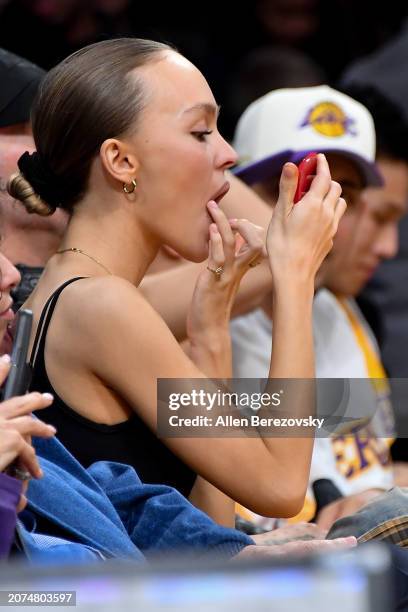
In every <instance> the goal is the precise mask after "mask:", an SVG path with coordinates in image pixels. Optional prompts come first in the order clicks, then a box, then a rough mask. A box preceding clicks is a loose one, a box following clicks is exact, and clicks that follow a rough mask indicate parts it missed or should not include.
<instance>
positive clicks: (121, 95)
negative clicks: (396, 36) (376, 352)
mask: <svg viewBox="0 0 408 612" xmlns="http://www.w3.org/2000/svg"><path fill="white" fill-rule="evenodd" d="M218 110H219V109H218V106H217V104H216V103H215V100H214V97H213V95H212V92H211V90H210V88H209V86H208V84H207V82H206V81H205V79H204V77H203V76H202V74H201V73H200V72H199V71H198V70H197V69H196V68H195V67H194V66H193V65H192V64H191V63H190V62H189V61H188V60H187V59H185V58H184V57H183V56H182V55H180V54H179V53H178V52H176V51H174V50H173V49H171V48H170V47H168V46H166V45H163V44H160V43H155V42H151V41H145V40H138V39H126V38H124V39H117V40H109V41H105V42H101V43H97V44H95V45H91V46H89V47H86V48H84V49H82V50H80V51H78V52H77V53H75V54H73V55H72V56H70V57H69V58H67V59H66V60H64V61H63V62H61V64H59V65H58V66H56V67H55V68H54V69H53V70H51V71H50V73H49V74H48V75H47V76H46V78H45V80H44V81H43V83H42V85H41V87H40V91H39V95H38V98H37V101H36V103H35V105H34V110H33V115H32V120H33V133H34V139H35V144H36V148H37V152H36V153H34V154H32V155H29V154H28V153H27V154H24V155H23V156H22V157H21V158H20V160H19V168H20V174H18V175H15V176H14V177H12V178H11V180H10V182H9V186H8V189H9V192H10V194H11V195H12V196H13V197H15V198H17V199H19V200H21V201H22V202H23V204H24V205H25V206H26V208H27V210H29V211H30V212H32V213H37V214H42V215H48V214H52V213H53V212H54V211H55V209H56V208H57V207H61V208H63V209H64V210H67V211H68V212H69V213H70V215H71V217H70V222H69V224H68V227H67V230H66V233H65V236H64V239H63V242H62V244H61V247H60V249H59V251H58V253H57V254H56V255H55V256H54V257H52V258H51V259H50V261H49V263H48V264H47V266H46V268H45V271H44V274H43V276H42V277H41V279H40V282H39V284H38V285H37V287H36V289H35V291H34V292H33V294H32V295H31V296H30V298H29V300H28V302H27V303H26V306H27V307H29V308H30V309H31V310H32V311H33V313H34V335H35V336H36V338H35V340H34V337H33V338H32V346H33V353H32V357H33V362H34V378H33V383H32V384H33V388H35V389H38V390H40V391H43V392H44V391H47V392H51V393H52V394H53V395H54V397H55V401H54V404H53V406H52V408H50V409H47V410H46V411H45V412H43V413H42V414H43V415H44V418H45V419H46V420H47V422H50V423H52V424H54V425H55V426H56V427H57V429H58V432H59V437H60V439H61V441H62V442H63V443H64V444H65V446H66V447H67V448H68V449H69V450H70V451H71V452H72V453H73V454H74V456H76V457H77V459H78V460H79V461H80V462H81V463H82V464H83V465H85V466H87V465H90V464H91V463H92V462H94V461H96V460H99V459H110V460H113V461H119V462H122V463H127V464H130V465H132V466H133V467H134V468H135V469H136V470H137V472H138V474H139V476H140V478H141V480H142V481H144V482H149V483H164V484H170V485H173V486H175V487H176V488H178V489H179V490H180V491H181V492H183V493H184V494H185V495H187V496H190V499H193V500H194V501H195V502H196V503H197V504H198V505H200V506H201V507H202V508H203V509H205V510H206V511H207V512H209V513H210V514H212V515H213V516H216V515H217V510H216V509H215V508H214V506H213V505H212V501H211V500H212V499H213V497H211V496H212V495H215V492H216V489H215V487H217V488H218V489H221V490H222V491H223V492H224V493H226V494H227V495H229V496H230V497H232V498H233V499H235V500H238V501H240V502H241V503H242V504H244V505H246V506H247V507H250V508H251V509H254V510H255V511H256V512H259V513H262V514H265V515H273V516H281V515H283V516H289V515H293V514H295V513H296V512H297V511H298V509H299V508H300V507H301V505H302V503H303V498H304V494H305V488H306V485H307V480H308V472H309V464H310V456H311V451H312V446H313V439H312V437H309V438H304V437H302V438H297V439H296V438H292V439H289V440H283V439H273V438H262V437H261V436H260V435H259V436H258V437H253V438H248V437H245V436H242V437H240V438H227V437H225V438H211V437H206V438H202V439H201V438H181V437H179V438H177V437H174V438H169V439H166V440H165V444H164V443H162V442H161V441H159V440H158V439H157V437H156V435H155V430H156V426H157V423H156V409H157V396H156V393H157V389H156V386H157V379H158V378H166V379H172V378H177V379H185V380H184V383H185V388H184V389H183V390H185V391H186V390H187V389H189V388H191V389H192V387H193V384H192V383H191V384H190V383H189V382H188V381H189V380H191V379H200V378H201V379H203V383H204V382H205V383H206V384H207V385H211V383H210V382H209V381H206V379H207V377H211V378H228V377H230V376H231V349H230V338H229V329H228V323H229V316H230V311H231V304H232V302H233V299H234V296H235V293H236V291H237V288H238V285H239V281H240V279H241V277H242V276H243V275H244V273H245V272H246V271H248V269H250V268H251V267H252V266H254V265H256V264H257V263H258V262H259V260H260V259H261V258H262V257H263V251H264V240H263V239H262V238H261V237H260V233H259V228H256V227H254V226H253V225H252V224H250V223H249V222H247V221H246V220H243V219H240V220H237V219H230V220H228V219H227V218H226V217H225V215H224V214H223V212H222V210H221V208H220V207H219V205H218V204H219V201H220V200H221V198H222V196H223V195H225V193H226V192H227V190H228V183H227V182H226V180H225V171H226V170H227V169H228V168H230V167H231V166H232V165H233V164H234V163H235V162H236V155H235V152H234V151H233V149H232V148H231V147H230V146H229V145H228V144H227V143H226V142H225V140H224V139H223V138H222V137H221V135H220V134H219V132H218V131H217V124H216V121H217V115H218ZM296 182H297V171H296V168H295V166H293V164H287V165H286V166H285V167H284V170H283V174H282V179H281V190H280V197H279V202H278V204H277V207H276V211H275V213H274V215H273V218H272V221H271V224H270V226H269V229H268V233H267V238H266V249H267V251H268V258H269V263H270V266H271V271H272V276H273V279H274V321H275V325H274V347H275V348H274V353H273V356H272V359H271V368H270V377H271V378H290V377H297V378H313V376H314V367H313V348H312V331H311V307H312V299H313V287H314V277H315V274H316V271H317V269H318V268H319V266H320V264H321V262H322V260H323V259H324V257H325V256H326V255H327V253H328V251H329V250H330V248H331V245H332V238H333V235H334V234H335V232H336V229H337V224H338V221H339V219H340V217H341V216H342V214H343V212H344V209H345V202H344V200H343V199H342V198H340V187H339V185H338V184H337V183H334V182H332V181H331V177H330V173H329V169H328V166H327V162H326V160H325V158H324V156H322V155H321V156H319V160H318V170H317V176H316V178H315V179H314V181H313V183H312V186H311V189H310V191H309V192H308V194H307V195H306V196H305V197H304V198H303V200H302V201H301V202H300V203H299V204H297V205H296V207H293V197H294V193H295V189H296ZM234 234H239V237H238V239H236V237H235V235H234ZM236 240H238V242H236ZM163 244H166V245H168V246H169V247H171V248H173V249H175V250H176V251H177V252H178V253H180V255H182V256H183V257H185V258H186V259H188V260H191V261H195V262H199V261H203V260H205V259H206V258H208V266H207V269H205V270H204V271H203V272H202V273H201V274H200V276H199V278H198V281H197V286H196V290H195V293H194V296H193V302H192V308H191V310H190V314H189V326H188V327H189V342H190V356H191V358H190V357H189V356H187V355H186V354H185V353H184V352H183V350H181V348H180V346H179V345H178V343H177V342H176V340H175V338H174V337H173V336H172V334H171V333H170V331H169V329H168V328H167V327H166V325H165V324H164V322H163V320H162V319H161V318H160V316H159V315H158V314H157V312H156V311H154V310H153V309H152V307H151V306H150V305H149V304H148V303H147V301H146V300H145V299H144V298H143V297H142V295H141V293H140V292H139V290H138V289H137V287H138V285H139V283H140V281H141V279H142V278H143V276H144V274H145V271H146V269H147V268H148V266H149V264H150V263H151V261H152V260H153V258H154V257H155V255H156V253H157V251H158V249H159V248H160V246H161V245H163ZM237 248H238V251H237ZM50 296H51V297H50ZM214 390H215V386H214ZM305 410H306V412H307V411H308V410H309V411H310V406H309V404H308V402H306V401H305ZM238 466H239V470H238V469H237V467H238ZM196 474H199V475H200V476H202V477H203V478H204V479H207V480H208V481H210V483H212V484H211V485H209V486H208V487H207V483H203V481H202V480H201V479H200V478H197V479H196ZM208 491H210V493H209V494H208ZM208 500H210V501H208Z"/></svg>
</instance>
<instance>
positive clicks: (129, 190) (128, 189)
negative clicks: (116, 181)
mask: <svg viewBox="0 0 408 612" xmlns="http://www.w3.org/2000/svg"><path fill="white" fill-rule="evenodd" d="M130 185H131V187H128V186H127V184H126V183H123V191H124V192H125V193H133V192H134V190H135V189H136V187H137V182H136V179H132V181H131V183H130Z"/></svg>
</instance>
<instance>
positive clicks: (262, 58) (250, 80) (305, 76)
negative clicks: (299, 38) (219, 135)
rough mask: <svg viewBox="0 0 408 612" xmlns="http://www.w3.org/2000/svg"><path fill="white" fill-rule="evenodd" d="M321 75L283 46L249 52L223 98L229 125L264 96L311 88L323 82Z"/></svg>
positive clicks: (297, 53)
mask: <svg viewBox="0 0 408 612" xmlns="http://www.w3.org/2000/svg"><path fill="white" fill-rule="evenodd" d="M326 80H327V79H326V77H325V74H324V71H323V70H322V68H320V66H319V65H318V64H316V63H315V62H314V61H313V60H312V59H311V58H310V57H308V56H307V55H306V54H305V53H304V52H302V51H299V50H297V49H292V48H290V47H285V46H283V45H268V46H264V47H259V48H257V49H253V50H252V51H251V52H250V53H249V54H248V55H247V56H246V57H245V58H244V59H243V61H242V62H240V64H239V66H238V69H237V70H236V71H234V74H233V75H232V78H231V81H230V86H229V87H228V91H227V94H226V104H227V112H228V115H229V119H230V121H232V122H233V125H235V124H236V122H237V121H238V119H239V117H240V116H241V115H242V113H243V112H244V110H245V109H246V108H247V107H248V106H249V105H250V104H251V102H253V101H254V100H257V99H258V98H260V97H261V96H263V95H264V94H266V93H268V92H270V91H273V90H274V89H283V88H285V87H313V86H314V85H322V84H323V83H325V82H326Z"/></svg>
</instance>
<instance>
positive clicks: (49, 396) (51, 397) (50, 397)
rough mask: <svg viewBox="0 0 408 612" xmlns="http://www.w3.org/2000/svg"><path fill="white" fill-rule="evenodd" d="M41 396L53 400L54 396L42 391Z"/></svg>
mask: <svg viewBox="0 0 408 612" xmlns="http://www.w3.org/2000/svg"><path fill="white" fill-rule="evenodd" d="M42 396H43V398H44V399H47V400H53V399H54V396H53V395H51V393H43V394H42Z"/></svg>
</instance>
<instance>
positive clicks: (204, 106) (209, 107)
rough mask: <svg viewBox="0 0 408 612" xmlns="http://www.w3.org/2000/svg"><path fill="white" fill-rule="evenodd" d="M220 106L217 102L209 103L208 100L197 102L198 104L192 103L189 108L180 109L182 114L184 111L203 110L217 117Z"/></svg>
mask: <svg viewBox="0 0 408 612" xmlns="http://www.w3.org/2000/svg"><path fill="white" fill-rule="evenodd" d="M220 110H221V106H219V104H210V103H209V102H199V103H198V104H194V106H191V107H190V108H186V109H185V110H183V111H182V115H185V114H186V113H191V112H196V111H204V113H206V114H207V115H211V116H214V117H216V118H218V115H219V114H220Z"/></svg>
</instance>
